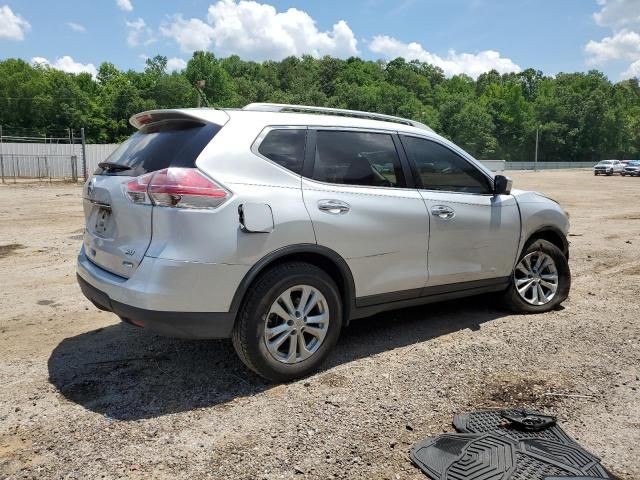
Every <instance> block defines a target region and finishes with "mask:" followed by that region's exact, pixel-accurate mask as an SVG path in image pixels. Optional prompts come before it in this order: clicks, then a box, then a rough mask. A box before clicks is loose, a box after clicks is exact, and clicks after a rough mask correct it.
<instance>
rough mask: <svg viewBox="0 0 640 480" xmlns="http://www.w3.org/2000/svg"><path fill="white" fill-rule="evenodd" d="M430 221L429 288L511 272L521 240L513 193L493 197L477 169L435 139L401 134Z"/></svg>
mask: <svg viewBox="0 0 640 480" xmlns="http://www.w3.org/2000/svg"><path fill="white" fill-rule="evenodd" d="M401 139H402V144H403V145H404V148H405V151H406V153H407V157H408V158H409V161H410V162H411V163H412V166H413V167H414V169H415V172H416V174H417V175H416V176H417V179H418V181H419V182H420V187H419V188H420V194H421V195H422V198H423V199H424V203H425V205H426V208H427V210H428V211H429V214H430V218H431V229H430V236H429V282H428V286H436V285H445V284H455V283H464V282H474V281H482V280H489V279H499V278H504V277H507V276H509V275H510V274H511V271H512V268H513V265H514V261H515V257H516V255H517V249H518V244H519V241H520V212H519V210H518V205H517V203H516V200H515V198H514V197H513V196H512V195H493V193H492V190H493V182H492V181H491V179H490V178H489V177H488V176H487V175H485V174H484V173H483V172H482V171H481V170H480V169H479V168H478V167H476V166H475V165H473V163H471V162H470V161H468V160H467V159H465V158H463V157H462V155H460V154H459V153H457V152H455V151H453V150H452V149H451V148H449V147H448V146H446V145H444V144H442V143H440V142H437V141H436V140H432V139H426V138H422V137H413V136H404V135H403V136H401Z"/></svg>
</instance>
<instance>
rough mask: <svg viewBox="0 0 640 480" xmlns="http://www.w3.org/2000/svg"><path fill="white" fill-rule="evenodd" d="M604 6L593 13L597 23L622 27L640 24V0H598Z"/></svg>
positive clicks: (604, 25)
mask: <svg viewBox="0 0 640 480" xmlns="http://www.w3.org/2000/svg"><path fill="white" fill-rule="evenodd" d="M598 4H599V5H601V6H602V8H601V9H600V11H599V12H596V13H594V14H593V19H594V20H595V21H596V23H597V24H598V25H600V26H603V27H611V28H621V27H624V26H629V25H633V24H640V2H639V1H638V0H598Z"/></svg>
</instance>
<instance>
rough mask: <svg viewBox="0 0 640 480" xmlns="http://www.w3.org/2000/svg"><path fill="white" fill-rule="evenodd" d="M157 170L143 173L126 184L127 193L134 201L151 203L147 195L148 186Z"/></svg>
mask: <svg viewBox="0 0 640 480" xmlns="http://www.w3.org/2000/svg"><path fill="white" fill-rule="evenodd" d="M154 173H155V172H152V173H147V174H146V175H141V176H139V177H137V178H135V179H133V180H131V181H130V182H127V184H126V185H125V193H126V194H127V196H128V197H129V200H131V201H132V202H133V203H151V202H150V201H149V199H148V197H147V188H149V182H150V181H151V177H153V175H154Z"/></svg>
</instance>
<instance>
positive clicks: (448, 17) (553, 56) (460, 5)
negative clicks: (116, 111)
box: [0, 0, 640, 82]
mask: <svg viewBox="0 0 640 480" xmlns="http://www.w3.org/2000/svg"><path fill="white" fill-rule="evenodd" d="M195 50H209V51H212V52H213V53H214V54H215V55H216V56H218V57H225V56H228V55H231V54H237V55H239V56H240V57H241V58H243V59H246V60H258V61H261V60H267V59H270V60H280V59H282V58H284V57H286V56H289V55H298V56H299V55H303V54H310V55H313V56H316V57H318V56H323V55H332V56H336V57H340V58H348V57H350V56H353V55H357V56H360V57H362V58H366V59H384V60H388V59H393V58H395V57H398V56H402V57H404V58H405V59H406V60H412V59H418V60H422V61H426V62H429V63H432V64H435V65H438V66H439V67H441V68H442V69H443V70H444V72H445V74H446V75H447V76H452V75H456V74H460V73H465V74H467V75H470V76H472V77H474V78H475V77H477V76H478V75H479V74H481V73H483V72H485V71H488V70H491V69H496V70H498V71H499V72H501V73H506V72H518V71H521V70H524V69H526V68H530V67H531V68H535V69H538V70H542V71H543V72H544V73H546V74H548V75H556V74H558V73H560V72H575V71H588V70H591V69H594V68H595V69H598V70H601V71H603V72H604V73H605V74H606V75H607V76H608V77H609V78H610V79H611V80H612V81H614V82H617V81H620V80H622V79H625V78H630V77H634V76H640V0H255V1H254V0H91V1H88V0H0V59H6V58H22V59H24V60H25V61H28V62H31V63H45V64H48V65H50V66H51V67H53V68H58V69H60V70H64V71H68V72H74V73H75V72H80V71H88V72H90V73H92V74H94V75H95V73H96V69H97V67H98V66H99V65H100V63H102V62H105V61H108V62H112V63H114V64H115V65H116V66H117V67H118V68H121V69H125V70H126V69H129V68H131V69H135V70H142V69H143V68H144V62H145V59H146V58H148V57H152V56H154V55H157V54H160V55H164V56H166V57H167V58H168V59H169V62H168V67H169V68H170V69H171V70H180V69H181V68H184V66H185V65H186V62H187V61H188V60H189V58H190V57H191V54H192V53H193V51H195Z"/></svg>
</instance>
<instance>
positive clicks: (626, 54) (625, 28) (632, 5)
mask: <svg viewBox="0 0 640 480" xmlns="http://www.w3.org/2000/svg"><path fill="white" fill-rule="evenodd" d="M596 2H597V3H598V5H600V7H601V8H600V10H599V11H598V12H596V13H594V14H593V19H594V21H595V22H596V23H597V24H598V25H600V26H602V27H609V28H610V29H611V35H610V36H608V37H604V38H603V39H602V40H600V41H597V40H590V41H589V42H588V43H587V44H586V45H585V47H584V51H585V53H586V54H587V64H588V65H599V64H602V63H606V62H610V61H616V60H618V61H625V60H626V61H631V62H633V63H631V65H629V68H628V69H627V70H626V71H625V72H623V73H622V75H621V76H622V78H630V77H634V76H638V75H639V74H640V33H638V32H637V31H636V30H637V29H636V28H635V27H637V26H639V27H640V1H639V0H596Z"/></svg>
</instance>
